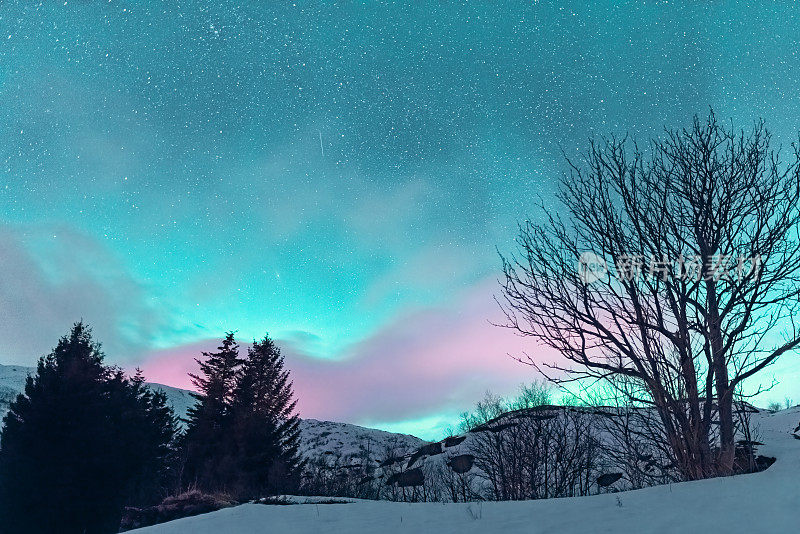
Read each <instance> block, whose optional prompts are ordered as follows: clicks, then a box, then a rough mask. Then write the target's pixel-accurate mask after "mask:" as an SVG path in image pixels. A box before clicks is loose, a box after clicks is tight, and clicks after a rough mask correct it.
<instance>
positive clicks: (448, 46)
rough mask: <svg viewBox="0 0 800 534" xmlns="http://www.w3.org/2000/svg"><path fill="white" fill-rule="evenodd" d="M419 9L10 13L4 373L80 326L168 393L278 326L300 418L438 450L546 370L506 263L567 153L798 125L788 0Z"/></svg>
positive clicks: (2, 177)
mask: <svg viewBox="0 0 800 534" xmlns="http://www.w3.org/2000/svg"><path fill="white" fill-rule="evenodd" d="M409 4H410V5H403V4H402V3H383V2H380V3H379V2H365V3H353V2H336V3H335V2H330V3H321V2H295V3H292V2H256V1H253V2H246V1H241V0H240V1H217V2H205V1H198V0H180V1H164V2H159V1H153V0H150V1H142V2H133V1H131V2H124V1H115V0H112V1H91V0H83V1H69V0H68V1H67V2H41V3H37V2H29V1H19V2H14V1H4V2H0V96H2V106H0V276H2V279H1V280H0V363H15V364H24V365H33V364H34V362H35V361H36V358H37V357H38V356H40V355H41V354H42V353H44V352H45V351H46V350H48V349H49V348H50V347H52V345H53V344H54V343H55V341H56V339H57V338H58V336H60V335H62V334H63V333H65V332H66V330H67V328H68V327H69V325H70V324H71V323H72V322H74V321H76V320H78V319H80V318H83V319H85V320H86V321H88V322H89V323H90V324H92V325H93V327H94V331H95V334H96V336H97V338H98V339H100V340H101V341H103V342H104V346H105V349H106V352H107V355H108V359H109V361H110V362H111V363H117V364H120V365H123V366H126V367H128V368H133V367H135V366H141V367H142V368H143V369H144V370H145V372H146V374H147V376H148V378H149V379H151V380H154V381H158V382H163V383H167V384H172V385H176V386H186V385H187V384H188V381H187V380H186V377H185V372H186V371H187V370H189V369H192V368H193V367H192V358H193V357H194V356H197V355H198V354H199V351H200V350H202V349H207V348H209V347H213V346H215V345H216V340H217V339H218V338H220V337H221V336H222V335H223V333H224V332H225V331H226V330H237V331H238V336H239V338H240V339H241V340H242V341H247V340H249V339H252V338H254V337H261V336H263V335H264V333H265V332H269V333H270V334H271V335H272V336H273V337H275V338H276V339H277V340H278V341H279V343H280V344H281V346H282V347H283V348H284V351H285V353H286V355H287V365H288V367H289V368H290V369H292V370H293V371H294V373H295V375H294V376H295V387H296V389H297V391H298V394H299V396H300V405H299V407H300V410H301V415H302V416H304V417H317V418H332V419H337V420H342V421H347V422H353V423H360V424H372V425H378V426H381V427H383V428H391V429H400V430H404V431H410V432H417V433H419V434H420V435H422V436H423V437H426V436H433V435H436V433H437V432H438V431H439V430H441V428H442V427H443V426H444V425H445V424H447V423H448V422H452V415H453V414H455V413H458V412H459V411H461V410H463V409H465V408H466V407H467V406H469V405H470V404H472V403H473V402H474V401H475V400H477V397H479V396H480V395H481V394H482V392H483V391H484V390H486V389H492V390H494V391H496V392H498V393H509V392H511V390H513V389H514V388H515V387H516V385H517V384H518V383H520V382H522V381H524V380H530V379H531V378H534V377H535V375H534V372H533V370H532V369H530V368H527V367H524V366H522V365H520V364H518V363H516V362H514V361H513V360H512V359H511V358H510V357H509V353H510V354H514V353H519V351H522V350H526V351H528V352H531V353H534V354H535V353H537V351H541V349H538V348H537V347H535V346H531V345H530V343H529V342H526V341H525V340H521V339H518V338H516V337H514V336H513V335H512V334H511V333H510V332H508V331H505V330H503V329H499V328H497V327H494V326H492V325H491V324H490V323H489V321H491V320H498V319H499V318H498V310H497V306H496V304H495V303H494V302H493V300H492V296H493V294H495V293H497V292H498V288H497V284H496V279H497V278H498V276H499V266H500V263H499V259H498V257H497V249H500V250H501V251H508V250H509V249H510V248H511V247H512V246H513V239H514V236H515V231H516V230H515V229H516V222H517V221H518V220H520V219H522V218H525V217H528V216H529V217H537V215H538V213H537V209H536V205H537V203H538V202H539V201H542V202H544V203H545V204H551V203H552V202H553V192H554V184H555V181H556V179H557V178H558V176H559V175H560V174H561V173H562V172H563V171H564V168H565V165H564V160H563V155H564V154H566V155H568V156H571V155H575V154H577V153H578V151H580V150H583V149H584V148H585V147H586V145H587V140H588V139H589V138H590V137H591V136H596V135H603V134H611V133H617V134H624V133H625V132H628V133H629V134H630V135H632V136H634V137H636V138H638V139H646V138H647V137H649V136H652V135H658V134H659V133H660V132H661V131H662V129H663V127H664V126H669V127H675V126H681V125H685V124H688V122H689V121H690V120H691V116H692V115H693V114H695V113H700V114H703V113H707V111H708V109H709V107H713V108H714V110H715V112H716V113H717V115H718V116H719V117H725V118H730V119H731V120H732V121H734V122H735V123H736V124H738V125H741V126H747V125H749V124H751V123H752V121H753V120H755V119H756V118H759V117H761V118H764V119H765V120H766V123H767V126H768V127H769V128H771V129H772V131H773V132H774V134H775V137H776V140H777V141H779V142H782V143H784V144H787V143H789V142H791V141H792V140H794V139H796V137H797V130H800V122H798V121H797V117H798V111H800V93H798V91H797V87H799V86H800V54H798V50H800V42H799V41H800V21H798V18H797V16H796V13H795V12H794V10H793V8H792V7H786V8H778V7H776V6H774V5H771V4H770V5H762V4H760V3H757V4H755V5H746V4H739V3H732V2H731V3H728V2H713V3H703V5H699V4H694V3H689V2H674V3H671V2H670V3H668V2H608V1H603V2H544V1H542V2H537V1H527V2H509V3H502V4H500V3H496V2H448V1H437V2H430V3H422V2H419V3H418V2H413V3H411V2H410V3H409ZM411 4H413V7H412V5H411ZM548 357H549V356H548ZM781 365H783V367H782V369H783V372H784V373H785V374H784V375H783V376H782V378H781V380H782V382H781V385H780V386H779V387H778V388H776V389H775V390H774V392H772V393H771V394H773V395H774V396H775V398H780V399H782V397H783V395H791V391H792V390H793V389H796V385H797V377H798V375H799V374H800V366H798V364H797V363H795V362H790V361H788V360H787V362H786V363H785V364H781Z"/></svg>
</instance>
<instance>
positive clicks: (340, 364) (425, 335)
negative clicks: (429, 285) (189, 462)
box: [143, 279, 547, 424]
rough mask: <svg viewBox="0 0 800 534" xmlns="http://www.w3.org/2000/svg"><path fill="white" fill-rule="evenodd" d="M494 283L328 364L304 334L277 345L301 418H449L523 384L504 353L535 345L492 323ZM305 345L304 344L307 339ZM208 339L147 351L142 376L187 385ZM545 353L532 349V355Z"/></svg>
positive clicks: (389, 328) (408, 319)
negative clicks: (485, 396)
mask: <svg viewBox="0 0 800 534" xmlns="http://www.w3.org/2000/svg"><path fill="white" fill-rule="evenodd" d="M496 290H497V285H496V282H495V281H494V280H491V279H486V280H482V281H481V282H480V283H478V284H476V285H474V286H472V287H471V288H469V290H467V291H465V292H464V293H463V294H461V295H460V296H459V297H458V298H456V299H455V300H454V301H453V302H452V303H451V305H449V306H444V307H436V308H420V309H417V310H414V311H407V312H406V313H404V314H403V315H402V316H399V317H396V318H395V319H394V320H393V321H391V322H389V323H388V324H386V325H385V326H384V327H383V328H381V329H379V330H378V331H376V332H375V333H374V334H372V335H370V336H369V337H367V338H366V339H364V340H362V341H360V342H358V343H355V344H352V345H351V346H349V347H347V348H346V349H345V350H343V351H342V353H341V354H340V355H339V356H338V357H337V358H335V359H322V358H318V357H315V355H314V354H313V353H312V352H309V351H308V350H307V349H308V348H309V347H310V346H313V345H309V344H307V343H298V342H297V341H298V340H299V339H302V338H305V336H294V337H293V339H291V340H289V341H287V340H286V339H283V340H278V343H279V345H280V346H281V347H282V349H283V353H284V355H285V357H286V365H287V367H288V368H289V369H290V370H291V372H292V378H293V380H294V388H295V392H296V394H297V396H298V399H299V403H298V409H299V411H300V414H301V416H303V417H312V418H318V419H329V420H337V421H346V422H353V423H360V424H391V423H397V422H402V421H409V420H414V419H422V418H430V417H432V416H435V415H437V414H441V413H457V412H458V411H460V410H463V409H466V408H469V407H470V406H471V405H472V404H473V403H474V402H475V401H476V400H477V399H479V398H480V397H481V396H482V395H483V393H484V392H485V391H486V390H487V389H491V390H493V391H495V392H498V393H501V394H507V393H510V392H511V391H512V390H514V389H515V388H516V387H517V386H518V385H519V384H520V383H521V382H524V381H527V380H530V379H532V378H533V377H534V376H535V375H534V371H533V369H531V368H529V367H526V366H524V365H523V364H521V363H519V362H517V361H515V360H513V359H512V358H511V356H509V355H521V354H522V352H523V351H526V352H528V353H531V352H532V353H534V354H536V348H535V345H533V343H532V341H530V340H528V339H523V338H520V337H519V336H516V335H515V334H514V333H513V332H512V331H510V330H508V329H504V328H500V327H497V326H494V325H492V324H491V323H490V322H489V321H490V320H493V321H500V320H501V318H500V316H499V315H500V314H499V310H498V309H497V304H496V303H495V302H494V301H493V300H492V294H493V293H494V292H496ZM312 339H313V338H312ZM217 344H218V340H207V341H204V342H200V343H196V344H192V345H187V346H182V347H176V348H174V349H168V350H163V351H158V352H156V353H152V354H150V355H149V356H148V357H147V358H146V363H145V364H144V365H143V368H144V371H145V374H146V376H147V377H148V379H149V380H153V381H156V382H164V383H167V384H169V385H174V386H180V387H189V386H190V381H189V379H188V377H187V376H186V374H187V373H188V372H195V371H196V368H197V366H196V363H195V362H194V360H193V358H194V357H197V356H198V355H199V354H200V352H201V351H203V350H210V349H212V348H213V347H215V346H216V345H217ZM546 354H547V353H545V352H544V349H542V352H541V355H542V357H545V356H546Z"/></svg>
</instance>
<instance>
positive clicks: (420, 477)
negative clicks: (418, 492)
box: [386, 467, 425, 488]
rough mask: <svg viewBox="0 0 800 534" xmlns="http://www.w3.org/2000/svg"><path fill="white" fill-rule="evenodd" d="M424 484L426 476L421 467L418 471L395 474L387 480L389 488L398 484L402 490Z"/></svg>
mask: <svg viewBox="0 0 800 534" xmlns="http://www.w3.org/2000/svg"><path fill="white" fill-rule="evenodd" d="M424 483H425V475H424V474H423V473H422V469H421V468H419V467H417V468H416V469H409V470H408V471H403V472H402V473H395V474H393V475H392V476H390V477H389V478H388V479H387V480H386V485H387V486H391V485H392V484H397V486H398V487H401V488H407V487H409V486H421V485H423V484H424Z"/></svg>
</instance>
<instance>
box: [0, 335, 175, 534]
mask: <svg viewBox="0 0 800 534" xmlns="http://www.w3.org/2000/svg"><path fill="white" fill-rule="evenodd" d="M142 387H143V386H142V384H141V380H139V383H136V382H131V381H129V380H128V379H126V378H125V376H124V374H123V373H122V372H121V371H119V370H116V369H111V368H108V367H105V366H104V365H103V353H102V351H101V348H100V345H99V343H96V342H95V341H94V340H93V339H92V336H91V331H90V329H89V328H88V327H87V326H86V325H84V324H83V323H77V324H76V325H75V326H74V327H73V328H72V330H71V331H70V333H69V335H67V336H65V337H63V338H61V340H60V341H59V342H58V345H57V346H56V347H55V348H54V349H53V351H52V352H51V353H50V354H48V355H47V356H45V357H43V358H41V359H40V360H39V363H38V366H37V370H36V374H35V375H33V376H31V377H28V379H27V381H26V384H25V392H24V393H22V394H20V395H19V396H18V397H17V399H16V400H15V401H14V402H13V403H12V404H11V408H10V411H9V413H8V414H7V415H6V417H5V418H4V424H5V426H4V429H3V433H2V438H1V439H0V517H2V527H3V532H8V533H16V532H25V533H39V532H60V533H66V534H71V533H108V532H116V531H117V530H118V528H119V522H120V516H121V513H122V508H123V506H124V505H125V504H126V502H127V501H128V499H129V498H130V495H131V488H132V487H133V486H134V485H135V484H136V481H137V477H148V476H150V475H151V474H152V473H153V472H158V471H161V469H162V467H161V465H160V464H159V461H158V460H157V459H153V458H151V457H150V453H149V452H147V451H146V449H143V447H142V442H141V438H142V436H145V435H148V436H151V438H152V441H151V442H152V444H153V447H155V448H162V447H166V446H168V445H166V444H167V443H169V442H171V441H172V439H173V437H174V434H173V433H172V431H173V430H174V427H169V426H168V425H166V422H165V421H166V419H169V417H171V414H170V413H169V411H167V412H164V411H163V408H164V406H163V405H161V404H160V402H157V401H154V404H153V405H152V407H151V408H152V410H149V409H148V406H147V403H146V402H142V399H144V398H147V397H148V395H147V394H146V393H142ZM156 412H158V415H157V416H156ZM162 423H164V426H163V427H161V428H154V426H155V425H158V424H162ZM155 436H159V437H155ZM148 460H151V463H150V466H151V467H148V464H147V461H148Z"/></svg>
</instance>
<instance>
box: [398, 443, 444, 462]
mask: <svg viewBox="0 0 800 534" xmlns="http://www.w3.org/2000/svg"><path fill="white" fill-rule="evenodd" d="M442 452H444V451H443V450H442V443H441V442H439V441H437V442H436V443H430V444H428V445H423V446H422V447H420V448H419V449H418V450H417V452H415V453H414V454H412V455H411V458H409V459H408V464H407V465H406V467H411V466H412V465H414V464H415V463H416V461H417V460H419V459H420V458H422V457H423V456H435V455H437V454H442Z"/></svg>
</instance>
